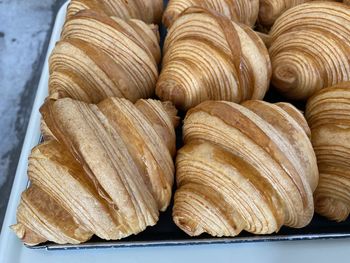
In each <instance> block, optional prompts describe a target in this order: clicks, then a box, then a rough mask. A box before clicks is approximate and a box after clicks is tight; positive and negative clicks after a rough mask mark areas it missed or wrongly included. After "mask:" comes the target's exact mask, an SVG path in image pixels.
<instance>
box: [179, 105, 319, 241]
mask: <svg viewBox="0 0 350 263" xmlns="http://www.w3.org/2000/svg"><path fill="white" fill-rule="evenodd" d="M305 126H307V123H306V121H305V119H304V118H301V117H300V115H299V113H298V110H297V109H295V108H293V106H291V105H286V104H270V103H267V102H263V101H246V102H244V103H243V105H238V104H235V103H232V102H223V101H221V102H219V101H207V102H203V103H201V104H200V105H198V106H197V107H195V108H193V109H191V110H190V111H189V112H188V113H187V116H186V119H185V122H184V127H183V133H184V135H183V136H184V142H185V146H184V147H183V148H182V149H180V150H179V152H178V155H177V159H176V180H177V186H178V187H177V191H176V193H175V199H174V200H175V201H174V207H173V219H174V222H175V223H176V224H177V225H178V226H179V227H180V228H181V229H182V230H183V231H185V232H186V233H187V234H189V235H191V236H196V235H200V234H201V233H204V232H205V233H209V234H210V235H213V236H236V235H238V234H239V233H240V232H241V231H242V230H246V231H248V232H251V233H254V234H269V233H272V232H277V231H278V230H279V229H280V227H281V226H282V225H287V226H290V227H295V228H300V227H303V226H305V225H307V224H308V223H309V222H310V221H311V219H312V216H313V213H314V204H313V196H312V193H313V191H314V190H315V188H316V186H317V183H318V170H317V163H316V157H315V154H314V151H313V148H312V145H311V142H310V140H309V138H308V136H307V134H306V132H305V130H304V127H305Z"/></svg>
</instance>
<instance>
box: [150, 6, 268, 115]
mask: <svg viewBox="0 0 350 263" xmlns="http://www.w3.org/2000/svg"><path fill="white" fill-rule="evenodd" d="M163 51H164V57H163V62H162V71H161V74H160V76H159V79H158V82H157V87H156V94H157V95H158V96H159V97H160V98H161V99H162V100H170V101H172V102H173V104H174V105H176V106H177V107H179V108H181V109H184V110H186V109H189V108H191V107H193V106H196V105H198V104H199V103H201V102H202V101H205V100H228V101H233V102H241V101H244V100H247V99H262V98H263V97H264V95H265V93H266V90H267V89H268V86H269V82H270V75H271V67H270V59H269V56H268V52H267V49H266V47H265V45H264V43H263V42H262V40H261V39H260V38H259V36H258V35H257V34H255V33H254V32H253V31H252V30H251V29H250V28H249V27H247V26H245V25H242V24H237V23H235V22H233V21H231V20H230V19H228V18H226V17H223V16H218V15H217V14H214V13H212V12H210V11H208V10H205V9H202V8H189V9H187V10H186V11H185V12H184V13H182V16H181V17H179V18H178V19H177V20H176V21H175V23H174V24H173V26H172V27H171V28H170V30H169V32H168V35H167V37H166V39H165V44H164V49H163Z"/></svg>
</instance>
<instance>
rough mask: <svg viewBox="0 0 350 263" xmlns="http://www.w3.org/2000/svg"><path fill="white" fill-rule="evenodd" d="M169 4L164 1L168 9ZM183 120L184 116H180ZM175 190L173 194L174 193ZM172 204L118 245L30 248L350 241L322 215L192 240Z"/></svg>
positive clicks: (349, 226)
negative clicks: (296, 224) (265, 231)
mask: <svg viewBox="0 0 350 263" xmlns="http://www.w3.org/2000/svg"><path fill="white" fill-rule="evenodd" d="M167 2H168V1H167V0H165V1H164V3H165V5H166V4H167ZM160 32H161V46H162V45H163V42H164V38H165V35H166V30H165V28H164V27H161V29H160ZM264 100H266V101H269V102H280V101H286V100H285V99H283V98H282V97H281V96H280V95H279V94H277V93H276V92H275V91H274V90H273V88H271V89H270V90H269V91H268V93H267V94H266V96H265V98H264ZM289 102H291V103H292V104H293V105H295V106H296V107H298V108H299V109H300V110H304V107H305V102H293V101H289ZM179 115H180V116H181V118H182V119H183V117H184V116H185V113H184V112H179ZM181 129H182V125H180V126H179V127H178V128H177V129H176V135H177V148H180V147H181V146H182V133H181ZM175 190H176V189H175V187H174V191H175ZM171 210H172V204H171V205H170V206H169V208H168V210H167V211H166V212H164V213H161V214H160V218H159V222H158V223H157V225H155V226H153V227H148V228H147V229H146V230H145V231H143V232H142V233H140V234H138V235H136V236H135V235H133V236H130V237H128V238H125V239H123V240H119V241H105V240H102V239H100V238H98V237H96V236H94V237H93V238H92V239H91V240H90V241H88V242H86V243H84V244H79V245H58V244H55V243H51V242H47V243H44V244H41V245H37V246H32V247H30V246H28V248H32V249H48V250H66V249H95V248H120V247H142V246H169V245H170V246H172V245H199V244H223V243H243V242H266V241H292V240H315V239H335V238H348V237H350V218H349V219H348V220H346V221H344V222H341V223H337V222H333V221H329V220H327V219H326V218H324V217H321V216H319V215H316V214H315V216H314V218H313V220H312V221H311V223H310V224H309V225H308V226H306V227H304V228H301V229H293V228H289V227H282V228H281V229H280V231H279V232H278V233H276V234H271V235H253V234H250V233H248V232H245V231H243V232H242V233H241V234H240V235H239V236H237V237H232V238H214V237H211V236H210V235H207V234H203V235H201V236H199V237H190V236H188V235H187V234H185V233H184V232H183V231H181V230H180V229H179V228H178V227H177V226H176V225H175V223H174V222H173V220H172V216H171Z"/></svg>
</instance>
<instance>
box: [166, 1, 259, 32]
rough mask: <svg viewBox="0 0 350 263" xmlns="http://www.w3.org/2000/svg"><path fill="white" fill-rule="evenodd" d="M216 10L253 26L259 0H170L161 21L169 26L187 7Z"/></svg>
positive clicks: (234, 19)
mask: <svg viewBox="0 0 350 263" xmlns="http://www.w3.org/2000/svg"><path fill="white" fill-rule="evenodd" d="M194 6H196V7H202V8H206V9H209V10H213V11H216V12H218V13H220V14H222V15H224V16H226V17H228V18H230V19H231V20H233V21H236V22H240V23H243V24H246V25H247V26H250V27H252V26H254V24H255V21H256V19H257V17H258V12H259V0H170V1H169V3H168V5H167V7H166V9H165V11H164V14H163V23H164V24H165V26H166V27H167V28H169V27H170V26H171V25H172V24H173V23H174V21H175V20H176V19H177V18H178V17H179V16H181V13H182V12H183V11H185V10H186V9H187V8H189V7H194Z"/></svg>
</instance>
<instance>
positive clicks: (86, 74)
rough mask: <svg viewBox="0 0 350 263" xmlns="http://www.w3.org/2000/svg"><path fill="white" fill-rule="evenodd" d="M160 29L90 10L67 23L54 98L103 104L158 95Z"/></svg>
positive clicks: (56, 57) (53, 63)
mask: <svg viewBox="0 0 350 263" xmlns="http://www.w3.org/2000/svg"><path fill="white" fill-rule="evenodd" d="M158 41H159V35H158V28H157V26H154V25H150V26H148V25H146V24H145V23H144V22H142V21H140V20H134V19H131V20H127V21H124V20H122V19H119V18H110V17H108V16H106V15H103V14H99V13H96V12H93V11H91V10H85V11H81V12H79V14H77V15H75V16H73V17H71V18H70V19H68V20H67V21H66V23H65V25H64V28H63V32H62V40H61V41H59V42H58V43H57V45H56V47H55V48H54V50H53V52H52V54H51V57H50V61H49V65H50V67H49V68H50V80H49V94H50V97H51V98H54V99H58V98H63V97H70V98H73V99H76V100H81V101H85V102H88V103H98V102H100V101H102V100H103V99H105V98H108V97H114V96H115V97H123V98H127V99H129V100H131V101H132V102H136V101H137V100H138V99H140V98H149V97H150V96H152V95H153V93H154V88H155V84H156V81H157V78H158V66H157V65H158V63H159V62H160V47H159V44H158Z"/></svg>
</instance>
